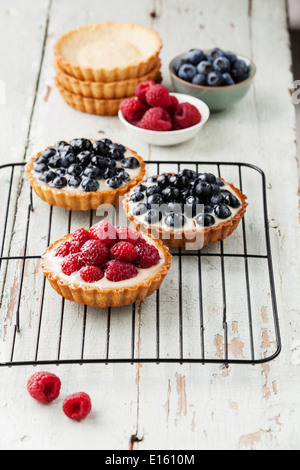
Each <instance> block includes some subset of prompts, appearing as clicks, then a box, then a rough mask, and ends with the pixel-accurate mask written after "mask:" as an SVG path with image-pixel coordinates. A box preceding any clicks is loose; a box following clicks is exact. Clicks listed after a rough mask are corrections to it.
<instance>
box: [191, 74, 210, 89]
mask: <svg viewBox="0 0 300 470" xmlns="http://www.w3.org/2000/svg"><path fill="white" fill-rule="evenodd" d="M206 77H207V75H206V74H205V73H197V75H195V76H194V78H193V80H192V83H193V84H194V85H200V86H206V85H207V79H206Z"/></svg>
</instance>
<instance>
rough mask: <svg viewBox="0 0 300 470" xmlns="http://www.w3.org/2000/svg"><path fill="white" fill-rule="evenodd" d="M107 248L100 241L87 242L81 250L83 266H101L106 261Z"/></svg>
mask: <svg viewBox="0 0 300 470" xmlns="http://www.w3.org/2000/svg"><path fill="white" fill-rule="evenodd" d="M108 255H109V250H108V247H107V246H106V245H105V243H103V242H102V241H100V240H88V241H87V242H85V244H84V245H83V247H82V248H81V252H80V257H81V260H82V262H83V264H85V265H93V266H102V265H103V264H105V263H106V261H107V260H108Z"/></svg>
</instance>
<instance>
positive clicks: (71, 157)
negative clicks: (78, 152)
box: [61, 153, 78, 168]
mask: <svg viewBox="0 0 300 470" xmlns="http://www.w3.org/2000/svg"><path fill="white" fill-rule="evenodd" d="M77 161H78V160H77V158H76V156H75V154H74V153H67V154H66V155H65V156H63V157H62V158H61V166H62V167H64V168H68V167H69V166H70V165H72V164H73V163H77Z"/></svg>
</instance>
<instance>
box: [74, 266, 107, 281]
mask: <svg viewBox="0 0 300 470" xmlns="http://www.w3.org/2000/svg"><path fill="white" fill-rule="evenodd" d="M80 276H81V278H82V279H83V280H84V281H85V282H97V281H100V279H102V278H103V276H104V270H103V269H101V268H99V267H98V266H86V267H85V268H83V269H82V270H81V272H80Z"/></svg>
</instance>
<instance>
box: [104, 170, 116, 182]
mask: <svg viewBox="0 0 300 470" xmlns="http://www.w3.org/2000/svg"><path fill="white" fill-rule="evenodd" d="M114 176H116V169H115V168H106V169H105V170H104V171H103V174H102V177H103V178H104V179H105V180H107V179H110V178H113V177H114Z"/></svg>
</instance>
